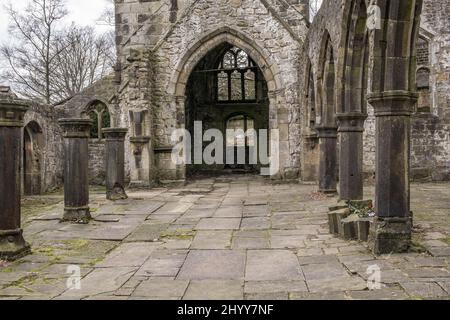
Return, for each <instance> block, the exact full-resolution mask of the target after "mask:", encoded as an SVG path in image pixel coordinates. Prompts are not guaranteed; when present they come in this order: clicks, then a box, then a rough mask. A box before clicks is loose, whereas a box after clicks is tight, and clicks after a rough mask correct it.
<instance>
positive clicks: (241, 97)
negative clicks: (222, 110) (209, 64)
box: [216, 47, 257, 102]
mask: <svg viewBox="0 0 450 320" xmlns="http://www.w3.org/2000/svg"><path fill="white" fill-rule="evenodd" d="M256 71H257V66H256V64H255V62H254V61H253V60H252V59H251V58H250V56H249V55H248V54H247V53H246V52H245V51H244V50H242V49H239V48H236V47H232V48H231V49H229V50H228V51H226V52H225V53H224V55H223V57H222V59H220V62H219V66H218V71H217V81H216V83H217V101H219V102H254V101H256V90H257V86H256V84H257V72H256Z"/></svg>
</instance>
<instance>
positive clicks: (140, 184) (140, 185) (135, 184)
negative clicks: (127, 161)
mask: <svg viewBox="0 0 450 320" xmlns="http://www.w3.org/2000/svg"><path fill="white" fill-rule="evenodd" d="M152 187H153V184H151V183H150V182H148V181H131V182H130V184H129V185H128V188H130V189H150V188H152Z"/></svg>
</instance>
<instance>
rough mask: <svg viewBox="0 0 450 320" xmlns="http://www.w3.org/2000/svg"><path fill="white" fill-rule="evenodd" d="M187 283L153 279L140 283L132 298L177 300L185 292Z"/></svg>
mask: <svg viewBox="0 0 450 320" xmlns="http://www.w3.org/2000/svg"><path fill="white" fill-rule="evenodd" d="M188 285H189V281H185V280H171V279H168V278H154V279H149V280H147V281H144V282H142V283H141V284H140V285H139V286H138V287H137V288H136V290H135V291H134V292H133V294H132V296H136V297H146V298H150V299H151V298H163V299H166V298H178V299H181V298H182V297H183V295H184V293H185V292H186V289H187V287H188Z"/></svg>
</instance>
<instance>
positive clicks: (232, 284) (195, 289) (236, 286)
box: [183, 280, 244, 300]
mask: <svg viewBox="0 0 450 320" xmlns="http://www.w3.org/2000/svg"><path fill="white" fill-rule="evenodd" d="M243 286H244V284H243V281H238V280H192V281H190V284H189V287H188V289H187V291H186V294H185V295H184V297H183V299H184V300H242V299H243V298H244V292H243Z"/></svg>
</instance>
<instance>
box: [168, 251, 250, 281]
mask: <svg viewBox="0 0 450 320" xmlns="http://www.w3.org/2000/svg"><path fill="white" fill-rule="evenodd" d="M244 268H245V252H244V251H238V250H191V251H190V253H189V255H188V256H187V258H186V262H185V263H184V265H183V267H182V269H181V270H180V273H179V275H178V277H177V279H189V280H206V279H219V280H242V279H243V278H244Z"/></svg>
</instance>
